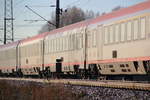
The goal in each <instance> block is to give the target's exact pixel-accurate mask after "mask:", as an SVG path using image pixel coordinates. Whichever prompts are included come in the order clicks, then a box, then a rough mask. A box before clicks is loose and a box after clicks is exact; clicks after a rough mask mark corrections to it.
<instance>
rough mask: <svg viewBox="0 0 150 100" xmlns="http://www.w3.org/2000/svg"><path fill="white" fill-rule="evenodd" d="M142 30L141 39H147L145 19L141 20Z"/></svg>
mask: <svg viewBox="0 0 150 100" xmlns="http://www.w3.org/2000/svg"><path fill="white" fill-rule="evenodd" d="M140 29H141V32H140V33H141V34H140V38H145V34H146V19H145V17H143V18H141V21H140Z"/></svg>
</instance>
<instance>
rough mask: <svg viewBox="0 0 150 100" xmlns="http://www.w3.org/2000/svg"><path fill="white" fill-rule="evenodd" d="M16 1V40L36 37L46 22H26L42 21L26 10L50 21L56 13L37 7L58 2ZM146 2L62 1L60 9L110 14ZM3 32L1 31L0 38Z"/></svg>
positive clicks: (1, 11) (0, 1)
mask: <svg viewBox="0 0 150 100" xmlns="http://www.w3.org/2000/svg"><path fill="white" fill-rule="evenodd" d="M13 1H14V18H15V20H14V34H15V38H26V37H30V36H33V35H36V34H37V33H38V31H39V30H40V28H41V27H42V25H44V24H45V23H46V22H45V21H39V22H33V23H31V22H29V21H24V20H33V19H40V20H41V18H39V17H38V16H37V15H35V14H34V13H32V12H31V11H29V10H28V9H27V8H25V5H28V6H30V7H31V8H32V9H33V10H35V11H36V12H37V13H39V14H40V15H41V16H43V17H44V18H46V19H50V16H51V13H52V12H53V11H55V8H52V7H37V6H50V5H55V2H56V0H13ZM144 1H146V0H60V7H61V8H63V9H66V8H67V7H70V6H77V7H80V8H82V9H83V10H92V11H94V12H99V13H102V12H110V11H111V9H112V8H114V7H116V6H122V7H128V6H132V5H135V4H137V3H140V2H144ZM3 17H4V0H0V28H2V27H3ZM2 36H3V30H0V38H1V37H2Z"/></svg>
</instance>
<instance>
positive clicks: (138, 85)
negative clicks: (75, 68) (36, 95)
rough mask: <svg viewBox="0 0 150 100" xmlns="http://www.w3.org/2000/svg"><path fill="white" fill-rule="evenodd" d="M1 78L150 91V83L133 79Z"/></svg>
mask: <svg viewBox="0 0 150 100" xmlns="http://www.w3.org/2000/svg"><path fill="white" fill-rule="evenodd" d="M0 80H15V81H29V82H39V83H55V84H57V83H59V84H69V85H79V86H92V87H107V88H119V89H121V88H122V89H132V90H145V91H150V83H143V82H132V81H115V80H113V81H112V80H103V81H102V80H98V81H96V80H80V79H48V80H47V79H33V78H0Z"/></svg>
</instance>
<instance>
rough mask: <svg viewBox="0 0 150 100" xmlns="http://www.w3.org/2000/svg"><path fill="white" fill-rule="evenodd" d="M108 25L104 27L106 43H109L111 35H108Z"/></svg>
mask: <svg viewBox="0 0 150 100" xmlns="http://www.w3.org/2000/svg"><path fill="white" fill-rule="evenodd" d="M108 32H109V31H108V27H104V39H105V41H104V43H105V44H107V43H108V38H109V35H108Z"/></svg>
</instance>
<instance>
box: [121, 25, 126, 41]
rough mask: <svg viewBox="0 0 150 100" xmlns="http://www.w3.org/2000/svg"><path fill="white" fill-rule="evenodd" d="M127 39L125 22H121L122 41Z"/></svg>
mask: <svg viewBox="0 0 150 100" xmlns="http://www.w3.org/2000/svg"><path fill="white" fill-rule="evenodd" d="M124 40H125V23H121V41H122V42H123V41H124Z"/></svg>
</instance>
